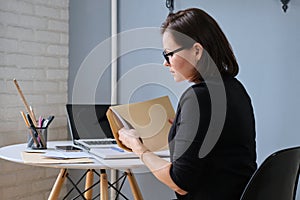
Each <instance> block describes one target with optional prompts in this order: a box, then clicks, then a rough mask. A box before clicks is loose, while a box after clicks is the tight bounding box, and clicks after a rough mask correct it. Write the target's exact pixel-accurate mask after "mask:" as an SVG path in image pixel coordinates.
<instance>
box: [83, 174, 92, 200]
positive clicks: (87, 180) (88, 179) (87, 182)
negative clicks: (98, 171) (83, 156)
mask: <svg viewBox="0 0 300 200" xmlns="http://www.w3.org/2000/svg"><path fill="white" fill-rule="evenodd" d="M93 182H94V172H93V170H92V169H89V170H88V171H87V174H86V178H85V190H87V189H88V188H90V189H89V190H88V191H86V192H85V193H84V197H85V198H86V199H87V200H90V199H92V198H93V189H92V188H91V186H92V185H93Z"/></svg>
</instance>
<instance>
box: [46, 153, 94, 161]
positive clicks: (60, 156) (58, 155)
mask: <svg viewBox="0 0 300 200" xmlns="http://www.w3.org/2000/svg"><path fill="white" fill-rule="evenodd" d="M42 156H44V157H46V158H57V159H70V158H89V157H91V155H90V154H88V153H87V152H62V151H49V152H46V153H45V154H43V155H42Z"/></svg>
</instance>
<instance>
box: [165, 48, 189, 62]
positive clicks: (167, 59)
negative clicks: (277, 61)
mask: <svg viewBox="0 0 300 200" xmlns="http://www.w3.org/2000/svg"><path fill="white" fill-rule="evenodd" d="M183 49H185V47H180V48H178V49H176V50H174V51H171V52H169V53H166V52H165V51H163V53H162V54H163V56H164V58H165V59H166V61H167V63H168V64H171V63H170V58H169V56H173V55H174V53H177V52H179V51H182V50H183Z"/></svg>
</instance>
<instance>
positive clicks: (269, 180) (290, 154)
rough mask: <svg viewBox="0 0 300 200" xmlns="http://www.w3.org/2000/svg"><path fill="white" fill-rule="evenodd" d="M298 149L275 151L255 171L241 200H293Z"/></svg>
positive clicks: (299, 162) (298, 158)
mask: <svg viewBox="0 0 300 200" xmlns="http://www.w3.org/2000/svg"><path fill="white" fill-rule="evenodd" d="M299 166H300V147H293V148H288V149H283V150H280V151H277V152H275V153H273V154H272V155H270V156H269V157H268V158H267V159H266V160H265V161H264V162H263V163H262V164H261V166H260V167H259V168H258V169H257V170H256V172H255V173H254V175H253V176H252V178H251V179H250V181H249V183H248V184H247V186H246V188H245V190H244V192H243V194H242V197H241V200H268V199H270V200H295V198H296V191H297V184H298V177H299Z"/></svg>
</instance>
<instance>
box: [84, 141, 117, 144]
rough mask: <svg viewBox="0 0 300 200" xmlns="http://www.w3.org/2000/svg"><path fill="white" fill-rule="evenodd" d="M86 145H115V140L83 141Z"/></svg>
mask: <svg viewBox="0 0 300 200" xmlns="http://www.w3.org/2000/svg"><path fill="white" fill-rule="evenodd" d="M84 143H86V144H88V145H103V144H117V142H116V141H115V140H95V141H84Z"/></svg>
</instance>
